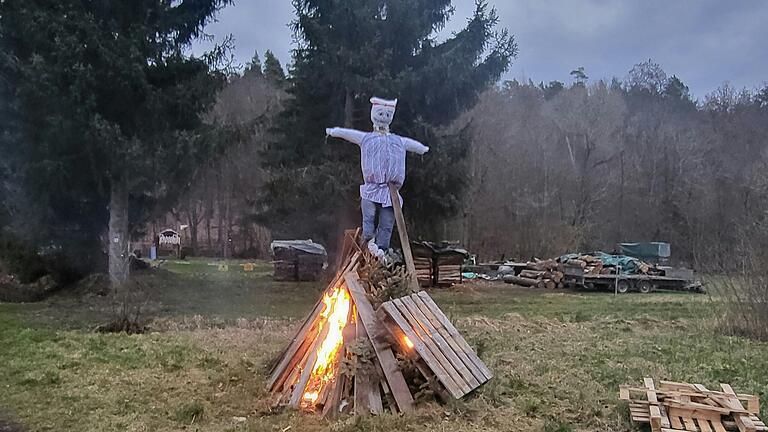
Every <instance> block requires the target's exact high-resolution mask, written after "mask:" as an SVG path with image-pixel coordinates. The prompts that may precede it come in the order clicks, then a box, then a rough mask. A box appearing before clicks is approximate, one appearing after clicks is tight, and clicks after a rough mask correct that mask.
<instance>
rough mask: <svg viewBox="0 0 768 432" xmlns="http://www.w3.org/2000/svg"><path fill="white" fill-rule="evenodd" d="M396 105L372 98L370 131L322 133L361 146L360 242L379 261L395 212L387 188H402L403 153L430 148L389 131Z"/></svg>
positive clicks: (392, 101) (393, 102) (329, 129)
mask: <svg viewBox="0 0 768 432" xmlns="http://www.w3.org/2000/svg"><path fill="white" fill-rule="evenodd" d="M396 106H397V99H395V100H386V99H380V98H377V97H373V98H371V121H372V122H373V132H363V131H359V130H355V129H344V128H338V127H334V128H328V129H326V130H325V133H326V134H327V135H330V136H332V137H335V138H342V139H345V140H347V141H349V142H352V143H355V144H357V145H359V146H360V167H361V168H362V171H363V184H362V185H360V208H361V210H362V213H363V239H364V240H365V241H366V242H367V243H368V249H369V250H370V251H371V253H373V254H374V255H375V256H377V257H379V258H380V259H383V258H384V251H386V250H387V249H388V248H389V240H390V238H391V237H392V229H393V227H394V225H395V211H394V209H393V208H392V201H391V198H390V195H389V186H388V185H389V184H393V185H394V186H395V187H396V188H397V190H398V191H399V190H400V188H401V187H402V186H403V183H404V182H405V152H406V151H410V152H414V153H417V154H420V155H423V154H424V153H426V152H428V151H429V147H427V146H425V145H423V144H422V143H420V142H418V141H416V140H414V139H411V138H406V137H401V136H399V135H396V134H393V133H390V132H389V125H390V123H392V118H393V117H394V116H395V108H396ZM397 196H398V198H399V199H400V203H401V204H402V202H403V198H402V197H401V196H400V193H399V192H398V194H397ZM377 216H378V225H377V224H376V217H377Z"/></svg>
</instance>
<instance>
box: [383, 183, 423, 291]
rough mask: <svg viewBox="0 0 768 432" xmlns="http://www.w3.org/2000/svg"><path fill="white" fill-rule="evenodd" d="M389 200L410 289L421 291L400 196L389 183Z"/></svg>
mask: <svg viewBox="0 0 768 432" xmlns="http://www.w3.org/2000/svg"><path fill="white" fill-rule="evenodd" d="M388 186H389V198H390V200H391V201H392V208H393V209H394V210H395V221H396V222H397V232H398V233H399V234H400V246H401V247H402V248H403V258H404V259H405V269H406V270H408V276H409V278H410V279H411V289H412V290H413V291H414V292H418V291H421V286H420V285H419V279H418V277H417V276H416V265H415V264H414V263H413V253H412V252H411V241H410V240H408V230H407V228H406V227H405V217H404V216H403V208H402V206H401V205H400V196H399V195H398V194H397V188H396V187H395V185H393V184H392V183H390V184H389V185H388Z"/></svg>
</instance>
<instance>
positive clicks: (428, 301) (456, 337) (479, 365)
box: [418, 291, 493, 380]
mask: <svg viewBox="0 0 768 432" xmlns="http://www.w3.org/2000/svg"><path fill="white" fill-rule="evenodd" d="M418 296H419V297H421V299H422V300H423V301H424V303H425V304H426V305H427V306H428V307H429V308H430V309H431V310H432V312H433V313H434V315H435V317H436V318H437V319H438V321H440V323H441V324H442V325H443V327H445V329H446V330H448V333H449V334H450V335H451V337H453V339H454V340H455V341H456V342H457V343H458V344H459V346H460V347H461V349H462V350H463V351H464V353H465V354H466V355H467V357H469V359H470V360H471V361H472V363H473V364H474V365H475V366H476V367H477V368H478V369H479V370H480V371H481V372H482V373H483V375H484V376H485V378H486V380H489V379H491V378H493V373H492V372H491V370H490V369H488V367H487V366H486V365H485V363H483V361H482V360H480V358H479V357H478V356H477V354H475V351H474V350H473V349H472V347H470V346H469V344H468V343H467V341H466V340H464V338H463V337H462V336H461V334H460V333H459V331H458V330H456V327H454V326H453V324H452V323H451V321H450V320H449V319H448V317H446V316H445V314H444V313H443V311H442V310H440V308H439V307H438V306H437V304H436V303H435V301H434V300H432V297H430V296H429V294H427V293H426V292H424V291H422V292H420V293H418Z"/></svg>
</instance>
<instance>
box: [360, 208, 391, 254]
mask: <svg viewBox="0 0 768 432" xmlns="http://www.w3.org/2000/svg"><path fill="white" fill-rule="evenodd" d="M360 209H361V210H362V211H363V239H364V240H365V241H366V242H368V241H369V240H370V239H372V238H374V236H375V237H376V246H378V247H379V249H383V250H387V249H388V248H389V239H391V238H392V229H393V228H394V226H395V209H394V208H393V207H391V206H390V207H382V205H381V204H379V203H375V202H373V201H369V200H367V199H364V198H361V199H360ZM377 213H378V215H379V225H378V227H377V226H376V214H377Z"/></svg>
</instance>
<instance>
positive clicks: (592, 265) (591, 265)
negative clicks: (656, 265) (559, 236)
mask: <svg viewBox="0 0 768 432" xmlns="http://www.w3.org/2000/svg"><path fill="white" fill-rule="evenodd" d="M564 264H565V265H569V266H573V267H581V268H583V269H584V274H586V275H599V274H616V267H615V266H611V265H605V264H604V263H603V261H601V260H600V258H598V257H596V256H593V255H588V254H582V255H579V256H578V257H577V258H571V259H569V260H567V261H566V262H565V263H564ZM649 270H651V266H649V265H648V264H647V263H644V262H642V261H640V260H637V271H638V272H639V273H640V274H647V273H648V272H649Z"/></svg>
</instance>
